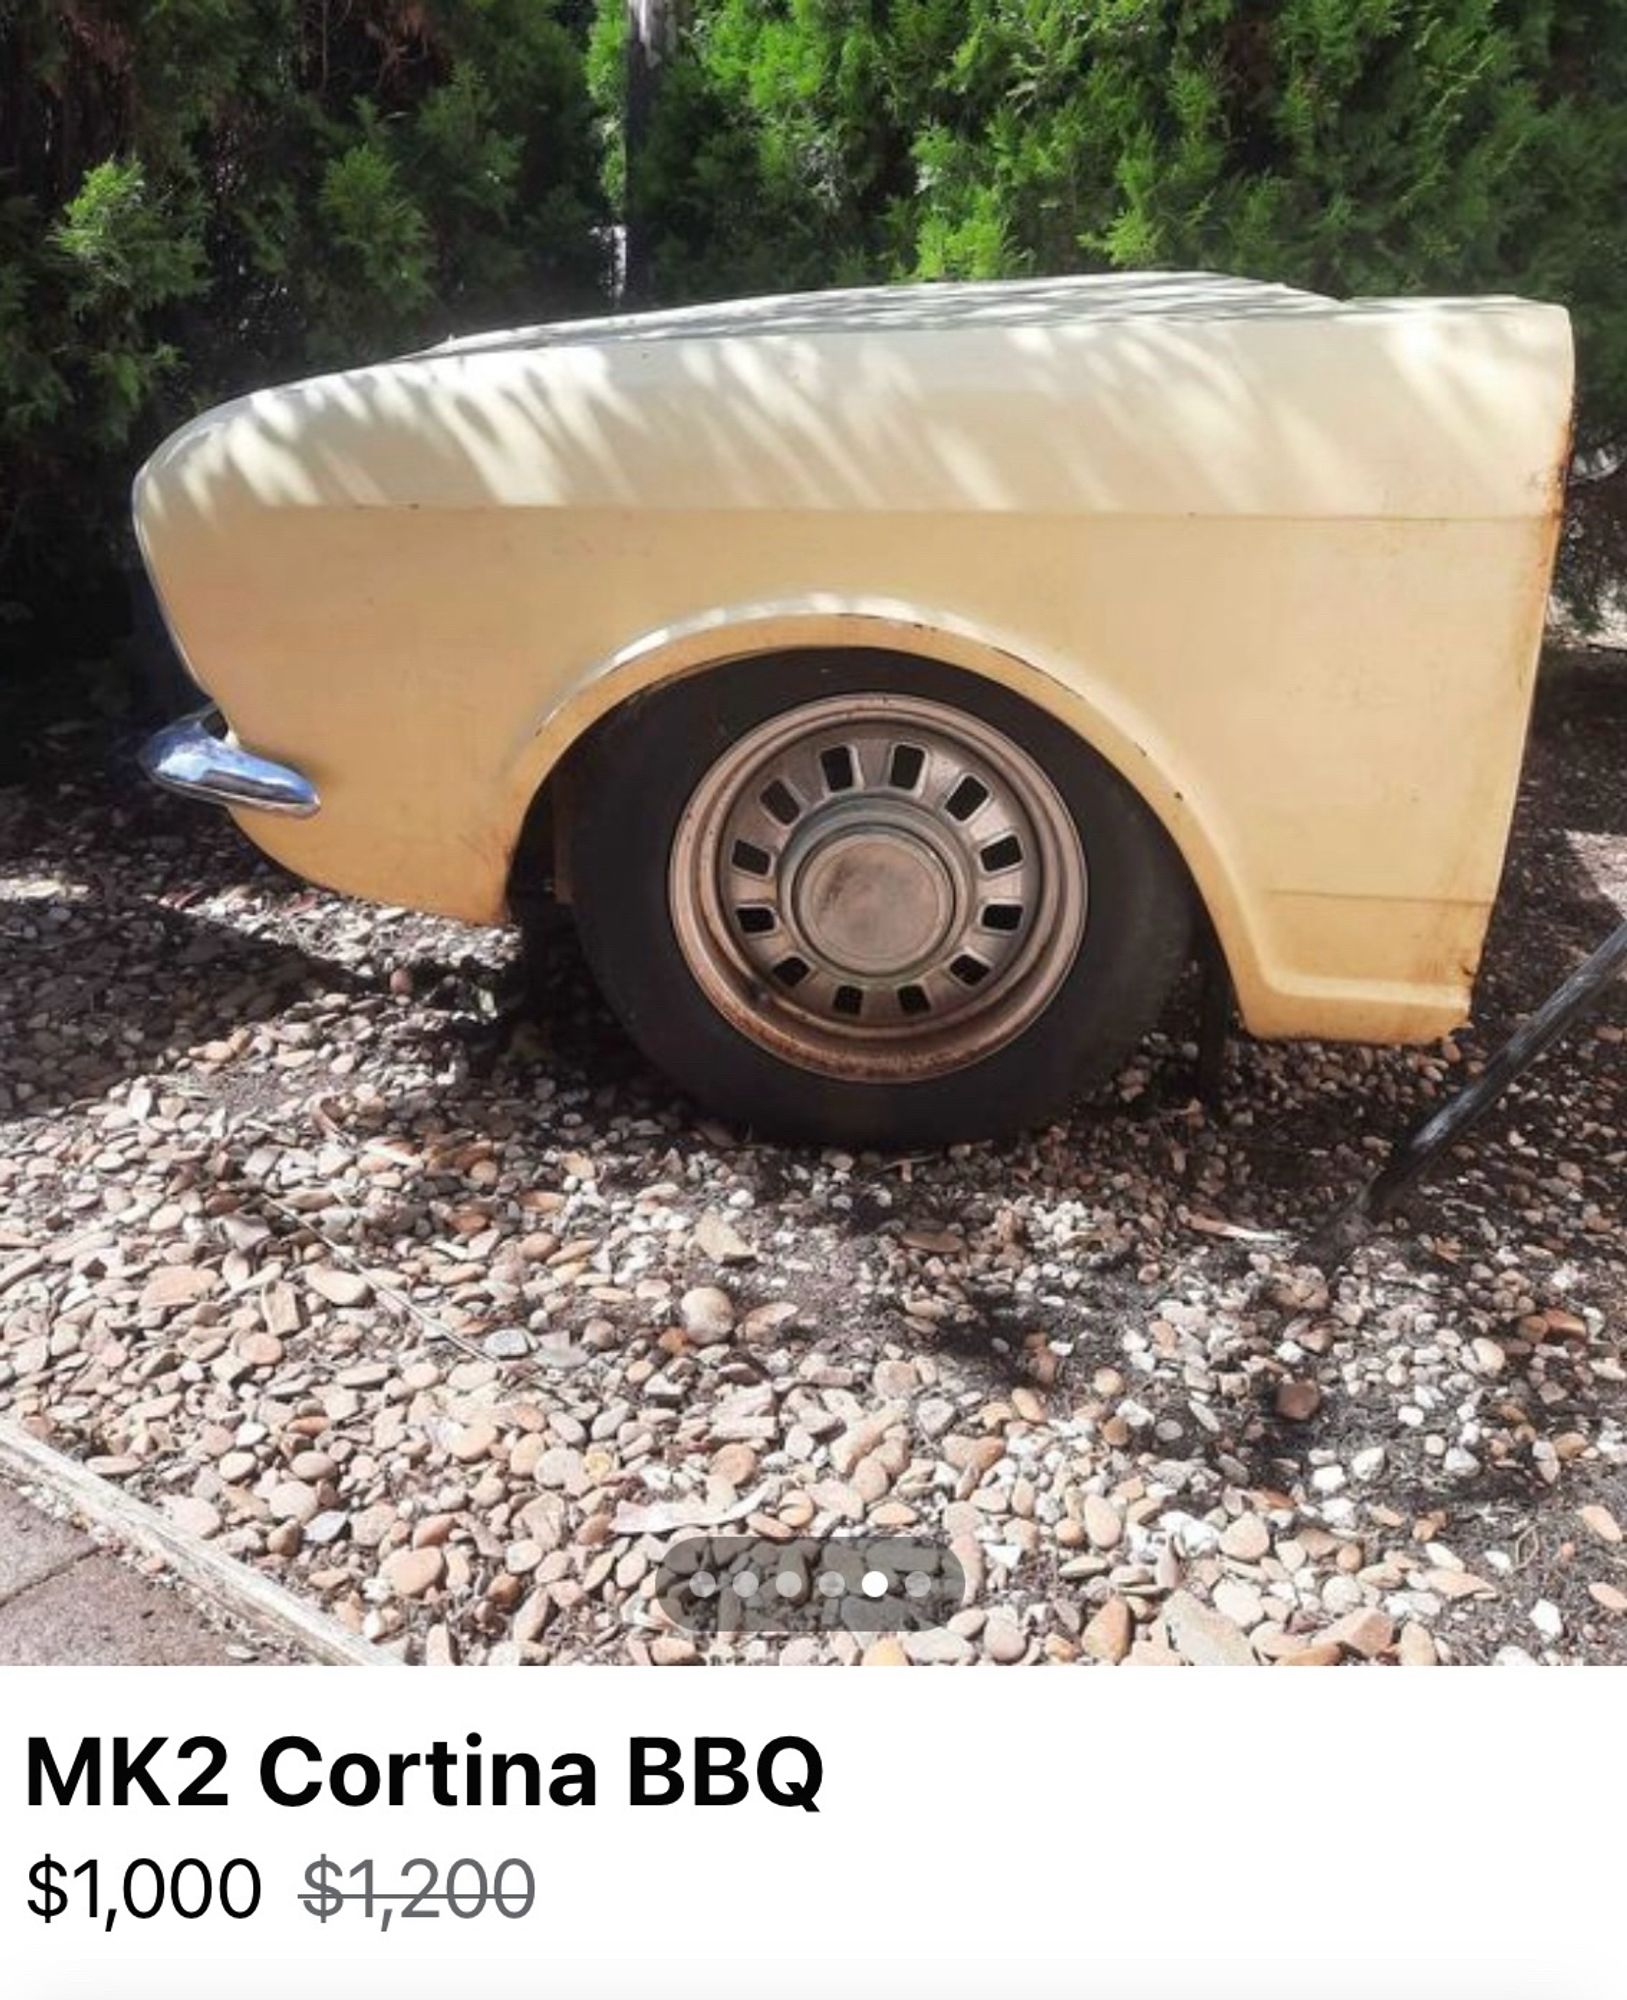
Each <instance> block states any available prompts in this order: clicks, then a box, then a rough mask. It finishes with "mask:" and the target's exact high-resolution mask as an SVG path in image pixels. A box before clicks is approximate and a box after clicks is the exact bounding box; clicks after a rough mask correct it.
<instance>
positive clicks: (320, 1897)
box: [63, 1854, 345, 1923]
mask: <svg viewBox="0 0 1627 2000" xmlns="http://www.w3.org/2000/svg"><path fill="white" fill-rule="evenodd" d="M340 1879H341V1877H340V1873H339V1864H338V1862H337V1861H330V1860H329V1859H328V1857H327V1856H326V1855H325V1854H324V1855H323V1856H321V1858H320V1859H319V1860H316V1861H313V1862H311V1863H310V1864H309V1865H308V1866H307V1868H306V1870H305V1886H306V1888H307V1889H314V1890H315V1891H316V1894H315V1895H314V1896H301V1897H300V1899H299V1900H300V1902H301V1903H302V1904H303V1905H304V1906H305V1908H306V1909H307V1910H309V1911H310V1913H311V1915H312V1916H313V1917H320V1918H321V1920H322V1922H323V1923H326V1922H327V1921H328V1919H329V1917H336V1916H338V1914H339V1913H340V1911H341V1910H342V1909H343V1908H344V1907H345V1899H344V1895H343V1893H342V1892H341V1890H340V1889H339V1887H338V1884H339V1881H340ZM63 1900H64V1901H66V1900H67V1899H66V1898H65V1897H64V1899H63Z"/></svg>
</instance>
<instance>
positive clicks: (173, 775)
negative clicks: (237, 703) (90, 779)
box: [141, 706, 322, 819]
mask: <svg viewBox="0 0 1627 2000" xmlns="http://www.w3.org/2000/svg"><path fill="white" fill-rule="evenodd" d="M219 722H220V710H219V709H218V708H215V707H213V706H211V707H209V708H203V709H199V710H198V712H197V714H196V715H188V716H184V717H183V718H182V719H181V721H179V722H172V723H171V724H170V725H169V726H168V728H166V729H160V730H159V731H158V733H157V735H156V736H150V737H148V739H147V741H146V742H145V743H144V744H143V745H142V746H141V768H142V770H143V771H145V772H146V774H147V776H148V777H149V778H151V779H152V781H153V783H154V784H155V785H162V786H163V787H164V788H165V790H166V791H171V792H183V793H185V795H186V796H187V797H188V798H189V799H207V800H209V802H210V803H211V804H212V805H217V806H252V807H254V808H255V810H256V811H258V812H272V813H285V814H287V815H288V817H289V818H290V819H309V818H310V817H311V815H312V813H314V812H315V811H317V809H318V808H319V807H320V805H321V803H322V801H321V800H320V799H319V798H318V797H317V793H316V787H315V785H313V784H312V783H311V781H310V779H309V778H307V777H305V776H303V775H302V774H301V773H300V772H298V771H294V770H290V768H289V767H288V765H286V764H273V763H272V762H271V761H270V759H269V758H266V757H256V756H253V755H252V754H251V753H250V752H249V751H247V750H244V749H241V748H239V746H238V745H237V744H235V743H229V742H227V741H226V739H225V738H224V737H222V736H217V735H216V734H215V733H214V732H215V729H216V727H217V726H218V724H219Z"/></svg>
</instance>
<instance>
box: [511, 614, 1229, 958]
mask: <svg viewBox="0 0 1627 2000" xmlns="http://www.w3.org/2000/svg"><path fill="white" fill-rule="evenodd" d="M826 649H831V650H834V649H843V650H869V651H879V652H888V653H896V654H899V655H902V656H905V657H914V658H918V659H925V660H931V661H935V662H938V663H939V664H941V665H944V666H950V667H958V668H960V669H962V670H963V671H965V672H969V673H974V674H978V675H980V676H982V677H983V678H984V679H987V680H990V681H993V682H996V683H998V684H999V685H1001V686H1003V687H1007V688H1009V689H1011V690H1012V691H1013V692H1014V693H1017V694H1020V695H1022V696H1023V697H1024V698H1025V699H1026V700H1028V701H1030V702H1032V703H1033V704H1034V706H1035V707H1036V708H1039V709H1041V710H1043V711H1045V712H1046V713H1048V714H1050V715H1052V716H1054V717H1055V718H1056V719H1057V720H1058V721H1060V722H1062V723H1063V724H1064V725H1066V726H1067V727H1068V728H1069V729H1071V730H1072V731H1073V733H1074V734H1075V735H1077V736H1078V737H1079V738H1080V739H1081V741H1083V742H1084V743H1086V744H1088V745H1089V746H1090V748H1091V749H1093V750H1094V751H1095V752H1096V753H1097V754H1098V755H1099V756H1100V757H1102V758H1103V759H1104V761H1105V762H1107V763H1108V764H1109V765H1111V766H1112V767H1113V769H1114V770H1115V771H1117V772H1118V774H1119V775H1120V777H1122V778H1123V779H1124V780H1125V782H1126V783H1127V784H1128V785H1129V786H1130V787H1131V789H1132V790H1133V791H1135V793H1136V794H1137V795H1138V797H1140V798H1141V800H1142V801H1143V803H1144V804H1145V805H1146V806H1147V807H1148V809H1149V810H1150V811H1151V812H1152V814H1153V815H1154V817H1155V818H1156V819H1157V820H1158V821H1159V823H1160V825H1161V826H1162V827H1163V829H1164V831H1165V833H1166V834H1167V835H1168V837H1169V839H1170V841H1171V843H1172V845H1173V846H1174V848H1175V851H1176V853H1177V854H1178V855H1179V857H1180V859H1181V862H1182V864H1183V866H1184V868H1185V870H1186V874H1187V877H1188V881H1189V883H1190V885H1191V888H1192V891H1193V895H1194V898H1195V901H1196V904H1197V908H1198V911H1199V913H1200V914H1201V915H1202V916H1203V917H1205V918H1206V919H1207V921H1208V924H1209V926H1210V927H1211V929H1212V931H1213V933H1214V937H1215V939H1216V942H1217V943H1218V945H1219V947H1220V950H1221V952H1222V953H1223V954H1224V956H1225V959H1226V961H1227V965H1228V967H1229V970H1230V972H1231V976H1232V979H1233V982H1234V984H1235V985H1236V986H1237V988H1238V991H1239V994H1240V996H1243V995H1246V994H1247V993H1248V992H1249V990H1250V989H1251V988H1252V987H1253V986H1254V985H1255V983H1256V982H1257V981H1258V979H1259V972H1258V954H1257V952H1256V949H1255V941H1254V937H1253V926H1252V925H1251V923H1250V922H1249V917H1248V911H1247V906H1246V903H1245V899H1244V896H1243V893H1242V889H1241V885H1240V884H1239V883H1238V881H1237V879H1236V876H1235V872H1234V870H1233V869H1232V867H1231V866H1230V865H1229V863H1228V861H1227V858H1226V856H1225V854H1224V852H1223V850H1222V848H1221V845H1220V842H1219V839H1218V834H1217V823H1218V821H1219V817H1220V816H1219V814H1218V813H1210V812H1207V811H1205V810H1204V809H1203V807H1202V806H1201V805H1200V803H1199V801H1198V798H1197V796H1196V794H1197V787H1196V785H1195V784H1194V783H1193V782H1192V781H1191V780H1190V779H1188V778H1187V777H1186V776H1185V775H1184V774H1182V773H1181V772H1179V771H1177V770H1175V769H1173V768H1172V761H1171V760H1170V759H1169V757H1168V756H1167V755H1166V754H1164V753H1163V752H1162V749H1161V746H1160V743H1159V734H1158V731H1157V728H1156V724H1155V720H1154V719H1153V718H1150V717H1143V716H1140V715H1137V714H1135V713H1133V712H1132V711H1131V710H1130V709H1129V708H1128V706H1127V704H1125V703H1124V702H1123V701H1122V699H1120V698H1118V697H1116V695H1115V694H1114V691H1113V690H1112V689H1111V688H1110V687H1109V686H1108V685H1107V684H1106V682H1105V680H1104V678H1103V677H1101V676H1098V675H1095V674H1093V673H1092V672H1091V671H1090V670H1089V668H1088V667H1084V666H1081V665H1079V664H1078V663H1077V662H1074V661H1072V660H1069V661H1067V662H1062V661H1050V660H1047V659H1045V657H1044V655H1043V653H1042V652H1041V651H1040V650H1039V649H1037V648H1034V647H1030V646H1026V645H1024V644H1022V643H1021V642H1020V641H1016V642H1013V641H1008V640H1006V639H1005V638H1003V637H1001V636H997V635H992V634H990V633H988V632H987V631H984V630H981V629H979V628H977V627H974V626H972V625H970V624H968V623H966V622H965V621H963V620H960V619H957V618H955V617H954V616H952V615H946V614H941V613H935V614H927V613H923V612H922V611H920V610H918V609H916V608H914V607H910V606H903V605H895V604H887V603H877V602H874V601H866V602H857V601H848V600H840V599H836V598H821V599H816V600H813V601H812V602H798V603H796V604H794V605H777V604H764V605H753V606H748V607H744V608H742V609H740V610H738V611H735V612H729V613H712V614H710V615H708V616H706V617H704V618H697V619H695V620H693V621H689V622H687V623H685V624H680V625H671V626H666V627H662V628H660V629H658V630H656V631H652V632H648V633H645V634H643V635H641V636H640V637H639V638H638V639H636V640H634V641H632V642H631V643H630V644H628V645H627V646H624V647H622V648H620V649H619V650H618V651H617V652H615V653H614V654H612V655H610V656H609V657H608V658H607V659H605V660H603V661H601V662H600V663H598V664H597V665H596V666H595V667H593V668H591V669H589V670H588V672H586V673H585V674H583V675H582V676H581V677H580V678H578V679H577V680H576V681H575V682H574V683H573V684H572V686H571V687H570V689H569V690H568V692H566V693H565V694H564V695H563V696H562V698H561V699H560V700H559V701H558V702H556V703H555V704H554V705H553V706H552V707H550V708H549V709H548V710H547V711H546V712H545V713H544V714H543V715H541V716H540V717H538V718H537V719H536V721H535V723H534V726H533V727H532V728H531V729H530V731H529V732H528V733H527V735H526V737H525V740H524V742H523V744H522V745H521V748H520V750H519V752H518V754H517V755H516V758H515V760H514V763H513V767H512V772H511V781H510V785H509V787H508V792H507V813H508V825H509V826H510V828H511V829H512V832H513V845H512V853H511V865H510V874H509V885H510V889H509V893H510V901H511V903H512V902H513V901H514V900H515V883H516V878H517V875H518V872H519V870H520V868H521V866H522V864H523V863H525V861H526V859H527V857H528V856H529V855H530V854H531V853H533V852H534V850H535V845H536V842H537V841H538V840H539V838H540V839H544V840H546V841H547V842H548V844H549V845H550V847H552V846H554V845H556V844H558V845H559V846H561V847H562V848H566V849H568V842H567V841H561V840H560V838H559V834H560V829H561V827H562V826H565V827H568V823H569V813H570V806H569V785H570V771H571V765H572V761H573V753H575V752H577V751H578V750H579V749H580V748H581V746H582V745H583V744H584V743H585V742H586V740H587V739H588V737H589V736H590V735H592V733H593V732H594V731H595V730H596V729H597V727H598V726H599V725H600V724H602V723H604V722H606V721H608V720H609V719H610V718H611V717H612V716H613V715H615V714H616V713H617V712H618V711H620V710H621V709H622V708H624V707H625V705H626V704H627V703H628V702H629V701H630V700H632V699H633V698H634V697H635V696H636V695H639V694H643V693H646V692H647V691H649V690H650V689H652V688H655V687H659V686H663V685H665V684H666V683H668V682H670V681H673V680H678V679H684V678H688V677H690V676H692V675H698V674H702V673H705V672H707V671H709V670H710V669H713V668H717V667H722V666H725V665H728V664H730V663H732V662H735V661H739V660H742V659H756V658H761V659H762V660H763V661H764V663H765V666H766V665H767V663H768V662H769V661H771V660H772V659H773V658H774V657H776V656H779V655H783V654H787V653H793V652H806V651H810V650H826ZM560 858H561V860H563V859H564V856H563V855H562V856H561V857H560ZM566 868H567V879H566V881H565V882H564V883H563V884H562V887H563V889H564V893H565V896H566V899H567V900H568V895H569V884H568V863H567V864H566Z"/></svg>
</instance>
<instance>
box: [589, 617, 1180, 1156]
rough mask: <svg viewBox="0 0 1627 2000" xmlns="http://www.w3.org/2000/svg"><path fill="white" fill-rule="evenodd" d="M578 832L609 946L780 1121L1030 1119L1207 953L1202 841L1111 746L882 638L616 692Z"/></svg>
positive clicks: (661, 1046)
mask: <svg viewBox="0 0 1627 2000" xmlns="http://www.w3.org/2000/svg"><path fill="white" fill-rule="evenodd" d="M574 789H575V796H576V798H577V799H578V801H579V806H578V815H577V819H576V823H575V827H574V831H573V837H572V843H571V844H572V854H571V867H572V874H573V877H574V885H575V886H574V897H575V906H576V912H577V921H578V925H579V928H580V930H581V934H582V941H583V946H584V949H585V951H586V954H587V957H588V960H589V963H590V964H591V966H592V967H593V970H594V972H595V975H596V976H597V978H598V980H599V983H600V985H601V987H602V989H603V991H604V993H605V996H606V998H607V999H608V1000H609V1002H610V1004H611V1006H612V1007H613V1008H614V1009H615V1011H616V1013H617V1014H618V1015H619V1016H620V1018H621V1020H622V1021H623V1023H624V1024H625V1025H626V1027H627V1029H628V1031H629V1032H630V1033H631V1034H632V1036H633V1037H634V1039H635V1040H636V1041H637V1042H638V1043H639V1045H640V1046H641V1047H642V1048H643V1049H644V1051H645V1053H646V1054H647V1055H648V1056H649V1057H650V1058H651V1060H652V1061H654V1062H655V1063H657V1064H658V1065H659V1066H660V1067H661V1068H663V1069H664V1070H666V1071H667V1073H668V1074H669V1075H671V1076H672V1077H673V1078H674V1079H675V1080H676V1081H677V1082H678V1083H680V1084H681V1085H682V1086H683V1087H684V1088H685V1089H686V1090H687V1091H689V1092H690V1093H691V1094H692V1095H693V1096H694V1097H695V1098H696V1099H697V1100H698V1101H699V1102H701V1103H702V1104H704V1105H707V1106H709V1107H710V1108H712V1109H714V1110H716V1111H719V1112H721V1113H723V1114H724V1115H726V1116H729V1117H732V1118H735V1119H739V1120H741V1121H743V1122H745V1123H747V1124H748V1125H750V1126H752V1127H753V1128H755V1129H757V1130H761V1131H765V1132H769V1133H773V1134H776V1135H779V1136H786V1137H796V1138H806V1139H815V1140H819V1141H823V1142H842V1143H847V1144H854V1145H876V1146H895V1147H910V1146H920V1145H935V1144H941V1143H944V1142H946V1141H949V1140H953V1139H964V1138H981V1137H989V1136H994V1135H997V1134H1000V1133H1005V1132H1010V1131H1015V1130H1020V1129H1022V1128H1023V1127H1025V1126H1029V1125H1033V1124H1036V1123H1038V1122H1040V1121H1042V1120H1044V1119H1045V1118H1047V1117H1052V1116H1055V1115H1057V1114H1058V1113H1059V1112H1060V1111H1061V1110H1063V1109H1064V1108H1065V1107H1066V1105H1067V1103H1068V1101H1069V1100H1070V1099H1071V1098H1072V1097H1074V1096H1075V1095H1077V1094H1078V1093H1079V1092H1081V1091H1082V1090H1084V1089H1085V1088H1087V1087H1088V1086H1090V1085H1091V1084H1093V1083H1095V1082H1098V1081H1100V1080H1101V1079H1102V1078H1103V1077H1104V1076H1105V1075H1107V1074H1110V1073H1111V1071H1112V1069H1113V1068H1114V1067H1115V1066H1116V1065H1117V1063H1118V1062H1119V1061H1120V1059H1121V1058H1122V1057H1123V1056H1124V1054H1125V1053H1126V1052H1127V1051H1128V1049H1129V1048H1130V1047H1132V1046H1133V1044H1134V1043H1135V1042H1136V1041H1137V1040H1138V1039H1139V1037H1140V1036H1141V1035H1142V1034H1143V1033H1145V1032H1146V1030H1147V1029H1148V1027H1150V1026H1151V1024H1152V1022H1153V1020H1154V1019H1155V1018H1156V1016H1157V1013H1158V1010H1159V1008H1160V1006H1161V1005H1162V1003H1163V1000H1164V998H1165V996H1166V994H1167V992H1168V989H1169V987H1170V985H1171V983H1172V982H1173V980H1174V979H1175V977H1176V975H1177V973H1178V972H1179V970H1180V968H1181V965H1182V964H1183V963H1184V960H1185V957H1186V953H1187V948H1188V937H1189V922H1190V910H1189V899H1188V896H1187V891H1186V883H1185V878H1184V875H1183V872H1182V870H1181V867H1180V863H1179V861H1178V860H1177V858H1176V856H1175V854H1174V852H1173V849H1172V848H1171V846H1170V844H1169V841H1168V839H1167V837H1166V836H1165V834H1164V833H1163V830H1162V829H1161V828H1160V827H1159V826H1158V824H1157V822H1156V821H1155V820H1154V819H1153V818H1152V816H1151V814H1150V813H1149V812H1148V811H1147V809H1146V807H1145V806H1144V805H1143V804H1142V803H1141V801H1140V800H1139V799H1138V798H1137V797H1136V796H1135V794H1134V793H1133V792H1132V791H1131V790H1130V789H1129V787H1128V786H1127V785H1125V783H1124V781H1123V780H1122V779H1121V778H1119V777H1118V775H1117V774H1116V773H1115V772H1114V771H1112V770H1111V769H1110V767H1109V766H1108V765H1106V764H1105V763H1104V762H1103V761H1102V760H1101V759H1100V758H1099V757H1098V756H1097V755H1096V754H1095V753H1094V752H1093V751H1092V750H1090V749H1089V748H1088V747H1087V746H1086V745H1085V744H1084V743H1082V742H1081V741H1080V740H1079V739H1078V738H1077V737H1075V736H1074V735H1073V734H1072V733H1071V732H1070V731H1068V730H1067V729H1065V728H1064V727H1062V725H1060V724H1059V723H1057V722H1055V721H1054V720H1053V719H1052V718H1050V717H1049V716H1047V715H1045V714H1044V713H1042V712H1041V711H1039V710H1037V709H1034V708H1032V707H1031V706H1029V704H1028V703H1026V702H1024V701H1023V700H1021V699H1020V698H1019V697H1017V696H1015V695H1013V694H1012V693H1010V692H1009V691H1008V690H1006V689H1004V688H1001V687H998V686H996V685H994V684H993V683H990V682H986V681H983V680H981V679H979V678H977V677H976V676H974V675H969V674H965V673H961V672H959V671H957V670H955V669H953V668H948V667H943V666H939V665H937V664H935V663H930V662H925V661H919V660H914V659H910V658H906V657H903V656H900V655H897V654H888V653H874V652H836V653H798V654H792V655H780V656H776V657H773V658H761V659H753V660H744V661H738V662H735V663H733V664H731V665H729V666H726V667H721V668H718V669H716V670H714V671H712V672H709V673H705V674H701V675H696V676H694V677H692V678H690V679H687V680H680V681H676V682H672V683H669V684H668V685H667V686H665V687H662V688H660V689H658V690H656V691H655V692H654V693H652V694H649V695H646V696H643V697H641V698H638V699H636V700H635V701H633V702H631V703H629V704H628V705H627V706H626V707H625V708H624V709H621V710H618V711H617V713H616V714H615V716H614V717H612V718H611V720H610V721H609V722H608V723H607V724H606V725H605V726H604V727H603V728H602V729H601V731H600V732H599V733H598V734H597V736H596V737H595V738H594V739H593V740H592V741H591V742H590V744H589V745H588V746H587V749H586V751H585V755H584V768H583V769H582V770H581V772H580V782H579V784H578V785H577V786H576V787H575V788H574Z"/></svg>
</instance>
